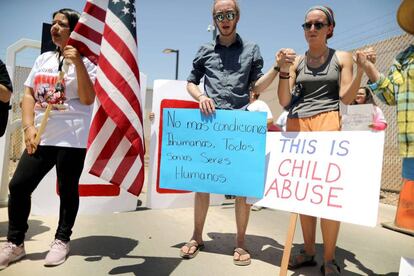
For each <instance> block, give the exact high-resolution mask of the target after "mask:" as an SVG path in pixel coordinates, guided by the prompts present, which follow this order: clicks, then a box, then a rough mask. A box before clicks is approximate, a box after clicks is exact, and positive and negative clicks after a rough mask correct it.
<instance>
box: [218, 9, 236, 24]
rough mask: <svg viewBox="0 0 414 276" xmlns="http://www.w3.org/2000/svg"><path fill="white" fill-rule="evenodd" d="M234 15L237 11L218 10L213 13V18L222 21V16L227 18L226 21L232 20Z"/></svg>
mask: <svg viewBox="0 0 414 276" xmlns="http://www.w3.org/2000/svg"><path fill="white" fill-rule="evenodd" d="M236 15H237V13H236V12H235V11H228V12H226V13H222V12H218V13H216V14H215V15H214V19H216V20H217V21H218V22H222V21H223V20H224V18H227V20H228V21H233V20H234V18H236Z"/></svg>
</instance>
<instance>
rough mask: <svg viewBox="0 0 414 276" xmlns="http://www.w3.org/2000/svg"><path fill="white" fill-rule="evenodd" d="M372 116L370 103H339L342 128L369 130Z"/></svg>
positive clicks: (372, 108)
mask: <svg viewBox="0 0 414 276" xmlns="http://www.w3.org/2000/svg"><path fill="white" fill-rule="evenodd" d="M373 116H374V106H373V105H372V104H357V105H344V104H342V105H341V117H342V130H370V128H369V125H371V124H372V119H373Z"/></svg>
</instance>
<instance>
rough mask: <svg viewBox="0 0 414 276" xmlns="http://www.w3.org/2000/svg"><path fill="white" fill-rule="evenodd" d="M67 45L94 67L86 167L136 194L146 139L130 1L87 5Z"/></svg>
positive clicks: (95, 1)
mask: <svg viewBox="0 0 414 276" xmlns="http://www.w3.org/2000/svg"><path fill="white" fill-rule="evenodd" d="M68 44H70V45H73V46H74V47H76V48H77V49H78V50H79V52H80V53H81V54H82V55H84V56H86V57H88V58H89V59H90V60H91V61H92V62H94V63H95V64H97V66H98V70H97V75H96V81H95V86H94V87H95V92H96V96H97V98H96V100H95V106H94V112H93V118H92V123H91V128H90V132H89V138H88V151H87V155H86V160H85V167H86V168H87V169H89V172H90V173H91V174H93V175H96V176H98V177H100V178H102V179H105V180H107V181H109V182H110V183H112V184H115V185H118V186H120V187H121V188H124V189H126V190H127V191H128V192H130V193H132V194H134V195H139V193H140V192H141V189H142V185H143V183H144V144H143V137H144V135H143V120H142V110H141V106H142V105H141V95H140V83H139V69H138V62H137V39H136V20H135V4H134V0H109V1H108V0H88V1H87V3H86V5H85V9H84V11H83V13H82V15H81V18H80V20H79V22H78V24H77V25H76V27H75V29H74V31H73V32H72V34H71V37H70V41H69V43H68Z"/></svg>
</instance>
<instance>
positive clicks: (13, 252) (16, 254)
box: [0, 242, 26, 270]
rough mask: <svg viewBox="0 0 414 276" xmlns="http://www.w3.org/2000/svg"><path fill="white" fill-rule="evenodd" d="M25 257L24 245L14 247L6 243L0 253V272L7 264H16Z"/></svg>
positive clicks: (12, 244)
mask: <svg viewBox="0 0 414 276" xmlns="http://www.w3.org/2000/svg"><path fill="white" fill-rule="evenodd" d="M25 255H26V251H24V244H23V243H22V244H21V245H15V244H14V243H11V242H7V243H6V244H5V245H4V246H3V248H2V250H1V252H0V270H2V269H5V268H6V267H7V266H8V265H9V264H11V263H13V262H16V261H18V260H20V259H21V258H23V257H24V256H25Z"/></svg>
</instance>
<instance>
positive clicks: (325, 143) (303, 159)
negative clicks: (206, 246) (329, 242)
mask: <svg viewBox="0 0 414 276" xmlns="http://www.w3.org/2000/svg"><path fill="white" fill-rule="evenodd" d="M266 144H267V154H268V156H267V159H268V167H267V176H266V183H265V189H264V197H263V199H261V200H259V201H258V202H255V200H254V199H249V202H251V203H254V204H255V205H259V206H264V207H269V208H274V209H280V210H284V211H289V212H294V213H300V214H306V215H310V216H316V217H323V218H327V219H332V220H337V221H343V222H350V223H355V224H361V225H365V226H375V225H376V222H377V214H378V203H379V192H380V186H381V169H382V158H383V145H384V132H372V131H342V132H341V131H329V132H269V133H268V134H267V142H266ZM256 200H257V199H256Z"/></svg>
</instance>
